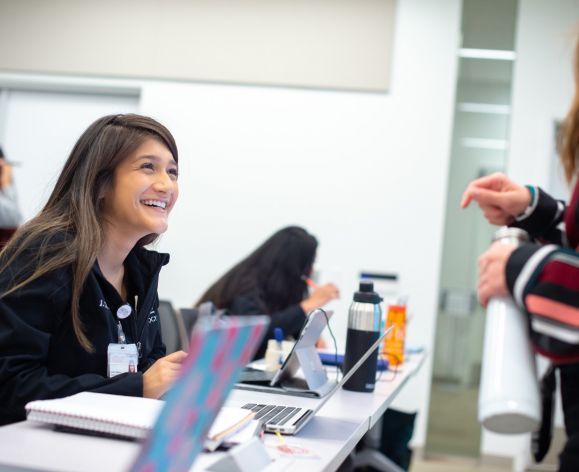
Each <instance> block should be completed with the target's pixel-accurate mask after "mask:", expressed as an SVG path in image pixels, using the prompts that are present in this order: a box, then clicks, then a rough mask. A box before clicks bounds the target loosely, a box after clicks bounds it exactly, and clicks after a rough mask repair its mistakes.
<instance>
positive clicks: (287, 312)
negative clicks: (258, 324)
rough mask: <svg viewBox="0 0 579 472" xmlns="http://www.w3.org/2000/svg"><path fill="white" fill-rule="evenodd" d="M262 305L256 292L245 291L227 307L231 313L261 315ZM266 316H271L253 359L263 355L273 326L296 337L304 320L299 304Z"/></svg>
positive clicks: (286, 334)
mask: <svg viewBox="0 0 579 472" xmlns="http://www.w3.org/2000/svg"><path fill="white" fill-rule="evenodd" d="M263 305H264V304H263V302H262V301H261V299H260V297H259V295H258V294H257V293H246V294H243V295H238V296H237V297H235V298H234V299H233V300H232V302H231V306H230V307H229V308H228V309H229V311H230V313H231V314H232V315H263V314H264V309H263V308H262V307H263ZM268 316H269V317H270V318H271V320H270V323H269V327H268V329H267V333H266V335H265V336H264V338H263V341H262V343H261V345H260V346H259V349H258V350H257V352H256V353H255V356H253V357H254V359H260V358H262V357H264V356H265V350H266V349H267V341H268V339H271V338H273V331H274V329H275V328H281V329H282V330H283V333H284V336H286V337H287V336H292V337H293V338H294V339H297V337H298V336H299V334H300V331H301V330H302V326H303V325H304V323H305V321H306V314H305V313H304V310H302V307H301V306H300V305H299V304H295V305H291V306H289V307H287V308H285V309H284V310H280V311H277V312H275V313H268Z"/></svg>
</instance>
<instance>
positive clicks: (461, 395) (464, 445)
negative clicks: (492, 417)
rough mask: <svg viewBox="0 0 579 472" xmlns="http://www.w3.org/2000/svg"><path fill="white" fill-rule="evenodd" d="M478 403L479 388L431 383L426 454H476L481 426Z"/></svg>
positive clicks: (470, 456)
mask: <svg viewBox="0 0 579 472" xmlns="http://www.w3.org/2000/svg"><path fill="white" fill-rule="evenodd" d="M477 403H478V389H475V388H460V387H457V386H452V385H445V384H437V383H434V384H433V385H432V392H431V401H430V416H429V418H428V431H427V439H426V456H428V455H429V454H438V455H440V454H443V455H447V456H448V455H452V456H460V457H467V458H472V459H477V458H478V456H479V453H480V441H481V430H480V425H479V423H478V420H477Z"/></svg>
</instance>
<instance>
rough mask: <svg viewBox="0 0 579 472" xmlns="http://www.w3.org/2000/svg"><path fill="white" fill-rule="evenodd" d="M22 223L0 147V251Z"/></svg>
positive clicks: (7, 165)
mask: <svg viewBox="0 0 579 472" xmlns="http://www.w3.org/2000/svg"><path fill="white" fill-rule="evenodd" d="M21 222H22V214H21V213H20V208H19V206H18V200H17V198H16V189H15V188H14V182H13V178H12V166H11V165H10V164H9V163H8V162H7V161H6V157H5V156H4V152H3V151H2V147H0V250H2V248H3V247H4V246H5V245H6V243H7V242H8V241H9V240H10V238H11V237H12V236H13V234H14V233H15V232H16V229H17V228H18V226H19V225H20V223H21Z"/></svg>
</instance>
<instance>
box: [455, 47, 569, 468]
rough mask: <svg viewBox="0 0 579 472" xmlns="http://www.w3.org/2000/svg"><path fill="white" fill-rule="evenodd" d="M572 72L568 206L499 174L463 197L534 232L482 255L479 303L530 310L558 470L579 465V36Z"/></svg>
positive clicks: (565, 157)
mask: <svg viewBox="0 0 579 472" xmlns="http://www.w3.org/2000/svg"><path fill="white" fill-rule="evenodd" d="M574 75H575V95H574V98H573V101H572V103H571V108H570V110H569V113H568V114H567V117H566V119H565V122H564V124H563V128H562V136H561V139H560V143H559V148H560V156H561V162H562V164H563V168H564V170H565V176H566V179H567V182H568V183H569V184H570V185H572V186H573V187H574V188H573V190H572V196H571V200H570V203H569V205H565V204H564V203H563V202H560V201H556V200H554V199H553V198H551V197H550V196H549V195H548V194H547V193H545V192H544V191H543V190H542V189H540V188H538V187H534V186H521V185H518V184H516V183H515V182H513V181H512V180H510V179H509V178H508V177H506V176H505V175H503V174H493V175H490V176H487V177H482V178H480V179H477V180H474V181H473V182H471V183H470V184H469V185H468V187H467V188H466V190H465V192H464V194H463V197H462V201H461V206H462V207H463V208H465V207H466V206H468V205H469V203H470V202H471V201H475V202H477V203H478V205H479V207H480V208H481V210H482V211H483V213H484V216H485V217H486V219H487V220H488V221H489V222H490V223H492V224H495V225H510V226H516V227H519V228H522V229H524V230H526V231H527V232H528V233H529V234H530V236H531V237H532V238H534V242H531V243H525V244H522V245H521V246H519V247H516V248H515V247H512V246H507V245H504V244H497V243H495V244H493V245H492V246H491V247H490V249H489V250H488V251H486V252H485V253H484V254H483V255H482V256H481V257H480V258H479V282H478V297H479V300H480V303H481V304H482V305H483V306H486V305H487V303H488V302H489V299H490V298H492V297H495V296H505V295H507V296H511V297H513V300H514V301H515V303H516V304H517V305H518V306H519V307H521V308H522V309H523V310H524V311H525V312H526V313H527V315H528V316H529V326H530V329H531V332H530V334H531V341H532V343H533V346H534V348H535V350H536V351H537V352H539V353H540V354H543V355H545V356H547V357H549V358H550V359H551V360H552V362H553V363H554V365H555V366H556V367H557V368H558V370H559V373H560V382H561V396H562V400H563V412H564V418H565V429H566V432H567V443H566V445H565V448H564V450H563V452H562V453H561V455H560V457H559V460H560V462H559V467H560V470H561V471H577V470H579V363H578V362H579V336H578V331H577V329H578V327H579V252H578V251H579V182H578V179H577V177H578V174H579V168H578V160H579V42H578V44H577V46H576V48H575V57H574ZM553 383H554V378H553Z"/></svg>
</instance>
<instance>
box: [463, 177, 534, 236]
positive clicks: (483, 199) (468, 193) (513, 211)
mask: <svg viewBox="0 0 579 472" xmlns="http://www.w3.org/2000/svg"><path fill="white" fill-rule="evenodd" d="M472 200H474V201H475V202H477V203H478V206H479V207H480V209H481V210H482V211H483V214H484V216H485V218H486V219H487V220H488V222H489V223H492V224H494V225H499V226H503V225H508V224H510V223H512V222H513V221H514V219H515V217H516V216H518V215H520V214H521V213H523V212H524V211H525V210H526V209H527V207H528V206H529V204H530V202H531V193H530V192H529V190H528V189H527V188H525V187H523V186H521V185H519V184H516V183H515V182H513V181H512V180H510V179H509V178H508V177H507V176H506V175H504V174H501V173H500V172H497V173H495V174H492V175H487V176H486V177H481V178H480V179H476V180H473V181H472V182H471V183H470V184H469V185H468V187H467V188H466V190H465V191H464V193H463V194H462V199H461V201H460V206H461V208H466V207H467V206H468V205H469V203H470V202H471V201H472Z"/></svg>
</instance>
